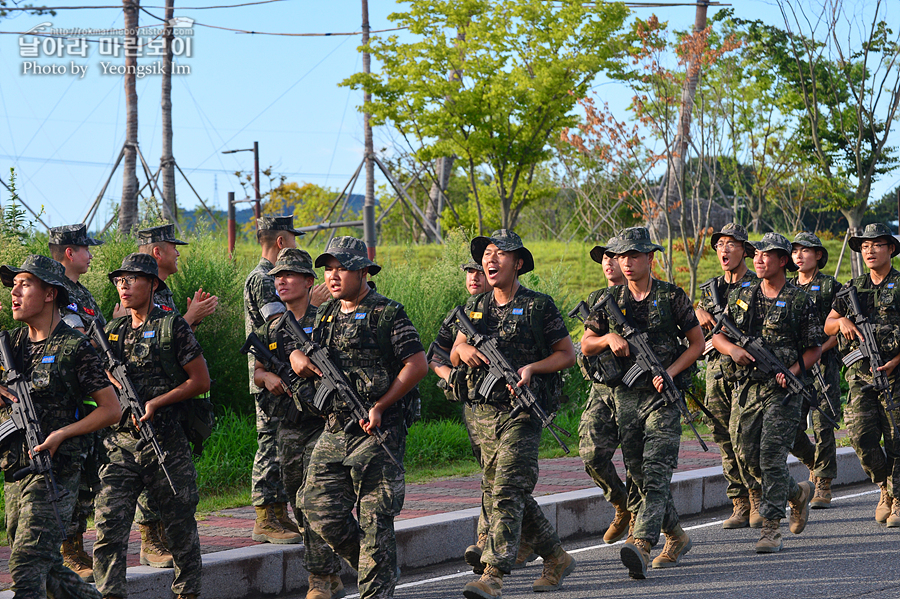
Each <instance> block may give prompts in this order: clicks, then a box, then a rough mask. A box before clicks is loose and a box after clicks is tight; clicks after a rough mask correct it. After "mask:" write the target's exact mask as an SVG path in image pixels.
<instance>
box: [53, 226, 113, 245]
mask: <svg viewBox="0 0 900 599" xmlns="http://www.w3.org/2000/svg"><path fill="white" fill-rule="evenodd" d="M49 242H50V245H83V246H88V245H103V242H102V241H100V240H99V239H94V238H93V237H88V234H87V225H85V224H84V223H81V224H77V225H63V226H62V227H53V228H52V229H50V240H49Z"/></svg>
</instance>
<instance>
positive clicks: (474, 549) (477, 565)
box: [463, 532, 488, 574]
mask: <svg viewBox="0 0 900 599" xmlns="http://www.w3.org/2000/svg"><path fill="white" fill-rule="evenodd" d="M487 539H488V535H487V533H486V532H480V533H478V540H477V541H475V544H474V545H469V546H468V547H466V553H465V555H464V556H463V559H465V560H466V563H467V564H469V565H470V566H472V572H474V573H475V574H484V564H482V563H481V554H482V553H483V552H484V548H485V546H486V545H487Z"/></svg>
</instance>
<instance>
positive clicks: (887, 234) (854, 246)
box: [847, 223, 900, 258]
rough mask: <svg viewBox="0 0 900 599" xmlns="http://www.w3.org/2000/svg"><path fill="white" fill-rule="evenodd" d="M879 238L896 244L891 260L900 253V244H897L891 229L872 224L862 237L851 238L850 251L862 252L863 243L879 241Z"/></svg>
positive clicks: (849, 242) (883, 225) (867, 226)
mask: <svg viewBox="0 0 900 599" xmlns="http://www.w3.org/2000/svg"><path fill="white" fill-rule="evenodd" d="M879 237H884V238H886V239H887V240H888V241H890V242H891V243H892V244H894V249H893V250H891V258H893V257H894V256H896V255H897V254H898V253H900V244H898V243H897V238H896V237H894V235H893V233H891V230H890V228H889V227H888V226H887V225H885V224H883V223H872V224H870V225H866V228H865V229H863V232H862V233H861V234H860V235H854V236H853V237H851V238H850V241H848V242H847V244H848V245H849V246H850V249H851V250H853V251H854V252H858V251H860V249H859V248H860V246H861V245H862V243H863V241H867V240H869V239H878V238H879Z"/></svg>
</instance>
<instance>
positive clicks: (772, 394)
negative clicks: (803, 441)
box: [731, 380, 801, 520]
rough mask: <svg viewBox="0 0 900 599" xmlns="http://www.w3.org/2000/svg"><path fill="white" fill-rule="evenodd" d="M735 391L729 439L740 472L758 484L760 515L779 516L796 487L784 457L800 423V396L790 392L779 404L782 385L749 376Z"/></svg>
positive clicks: (774, 517)
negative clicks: (787, 400) (789, 396)
mask: <svg viewBox="0 0 900 599" xmlns="http://www.w3.org/2000/svg"><path fill="white" fill-rule="evenodd" d="M735 394H736V395H737V401H736V402H735V404H734V409H733V410H732V412H731V442H732V443H733V444H734V450H735V455H736V456H737V458H738V460H739V461H740V463H741V472H743V473H744V475H745V476H748V477H752V478H753V479H754V480H755V481H757V482H758V483H759V485H760V490H761V491H762V503H761V504H760V507H759V513H760V515H761V516H762V517H763V518H767V519H769V520H781V519H782V518H784V517H785V514H786V511H785V506H786V505H787V500H788V498H790V497H792V496H793V495H794V494H795V493H797V491H798V487H797V483H796V482H795V481H794V479H793V478H792V477H791V475H790V472H788V466H787V457H788V452H789V451H790V449H791V447H793V444H794V438H795V436H796V434H797V427H798V426H799V423H800V403H801V399H800V396H799V395H794V396H791V399H790V401H789V402H788V404H787V405H782V401H783V400H784V398H785V397H786V396H787V394H788V392H787V390H786V389H783V388H781V387H780V386H778V385H776V383H775V382H774V381H766V382H762V383H760V382H758V381H752V380H747V381H745V382H744V383H742V384H741V385H740V387H738V388H737V389H736V390H735ZM748 482H749V481H748Z"/></svg>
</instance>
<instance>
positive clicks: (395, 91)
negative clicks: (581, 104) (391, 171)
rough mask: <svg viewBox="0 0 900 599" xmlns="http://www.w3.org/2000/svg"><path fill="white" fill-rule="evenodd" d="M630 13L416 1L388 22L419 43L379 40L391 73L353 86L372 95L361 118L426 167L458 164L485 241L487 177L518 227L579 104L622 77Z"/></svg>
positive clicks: (521, 1) (503, 216)
mask: <svg viewBox="0 0 900 599" xmlns="http://www.w3.org/2000/svg"><path fill="white" fill-rule="evenodd" d="M627 14H628V11H627V9H626V8H625V6H624V4H622V3H611V4H605V3H597V4H592V5H586V4H584V3H582V2H581V1H580V0H562V1H561V2H553V3H548V2H543V1H541V0H508V1H506V2H490V1H488V0H414V1H412V2H411V3H410V6H409V10H408V11H407V12H401V13H395V14H392V15H391V16H390V17H389V18H390V19H391V20H392V21H394V22H395V23H396V25H397V26H400V27H408V28H409V31H410V33H412V34H413V35H414V36H415V37H416V41H413V42H410V43H403V42H401V41H400V40H399V38H398V37H397V36H390V37H388V38H384V39H376V40H373V41H372V42H370V44H369V45H368V47H367V48H366V49H367V50H369V51H370V52H372V54H373V55H374V56H375V57H376V58H377V59H378V60H379V61H380V62H381V63H382V69H381V73H380V74H370V75H364V74H357V75H354V76H353V77H350V78H349V79H347V80H345V81H344V82H343V84H345V85H350V86H351V87H353V88H362V89H364V90H366V91H368V92H370V93H371V94H372V95H373V99H372V101H371V102H370V103H368V104H366V105H364V106H363V107H362V110H363V111H365V112H369V113H371V114H372V115H373V119H374V123H375V124H379V123H387V122H389V123H391V124H392V125H393V126H394V127H396V128H397V129H398V131H399V132H400V133H401V134H402V135H403V137H404V139H405V140H406V141H407V143H409V144H410V147H411V149H412V150H413V151H414V152H415V153H416V156H417V158H418V159H419V160H421V161H423V162H430V161H433V160H435V159H436V158H440V157H446V156H458V157H459V160H460V164H461V165H462V166H463V167H464V168H465V170H466V172H467V175H468V178H469V189H470V193H471V194H472V198H473V200H474V201H475V207H476V211H477V213H478V227H479V230H480V231H481V232H483V231H484V228H485V227H484V214H483V212H484V209H483V202H484V200H485V198H484V196H483V195H482V191H483V190H482V188H481V187H480V185H479V184H478V181H479V180H480V179H481V174H482V173H483V172H485V171H486V172H487V173H488V174H489V175H490V182H491V187H492V189H493V191H494V194H495V196H496V199H497V202H498V205H499V213H500V225H502V226H503V227H513V226H514V225H515V224H516V221H517V219H518V217H519V214H520V212H521V210H522V208H524V207H525V205H526V204H527V203H528V202H529V201H530V200H531V199H532V183H533V178H534V174H535V169H536V168H537V166H538V165H539V164H541V163H542V162H544V161H545V160H547V159H548V158H549V157H550V155H551V148H550V147H549V145H548V141H549V140H550V139H551V138H552V137H554V136H556V135H558V134H559V132H560V131H561V129H562V128H563V127H565V126H570V125H573V124H574V122H575V117H574V115H573V114H572V109H573V108H574V107H575V103H576V98H578V97H583V96H584V95H585V93H586V92H587V88H588V86H589V84H590V82H591V81H592V80H593V79H594V78H595V77H596V75H597V74H598V73H600V72H601V71H604V70H607V71H621V70H622V69H623V64H624V61H622V60H621V59H622V57H623V56H624V50H625V48H626V45H627V38H626V36H625V35H624V34H623V32H622V25H623V23H624V21H625V17H626V16H627ZM455 72H458V73H461V77H458V78H456V77H447V74H448V73H455Z"/></svg>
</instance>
